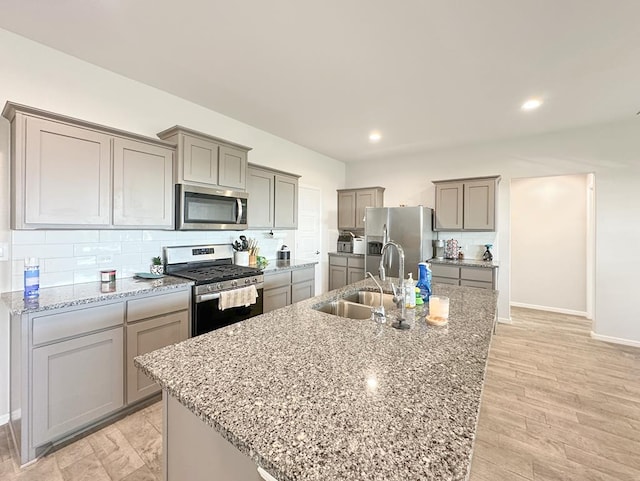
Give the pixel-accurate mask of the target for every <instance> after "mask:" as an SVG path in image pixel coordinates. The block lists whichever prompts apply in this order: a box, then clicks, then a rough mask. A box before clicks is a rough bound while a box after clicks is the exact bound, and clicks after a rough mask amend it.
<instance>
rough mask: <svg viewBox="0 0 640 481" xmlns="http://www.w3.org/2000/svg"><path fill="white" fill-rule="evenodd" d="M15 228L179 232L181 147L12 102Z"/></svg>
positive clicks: (8, 111)
mask: <svg viewBox="0 0 640 481" xmlns="http://www.w3.org/2000/svg"><path fill="white" fill-rule="evenodd" d="M2 115H3V116H4V117H5V118H7V119H9V121H10V122H11V140H12V142H11V160H10V161H11V176H12V178H11V183H12V185H13V186H14V188H13V189H12V198H11V203H12V205H11V228H12V229H105V228H120V227H122V226H125V227H126V228H128V229H132V228H145V229H147V228H149V227H153V228H157V229H172V228H173V222H172V212H173V193H172V192H173V186H172V185H171V184H170V182H171V175H169V176H168V177H167V175H166V172H167V170H169V172H171V171H172V163H173V151H174V147H175V146H174V145H172V144H169V143H167V142H162V141H160V140H157V139H152V138H148V137H144V136H141V135H137V134H133V133H130V132H124V131H121V130H117V129H113V128H110V127H105V126H102V125H98V124H93V123H90V122H85V121H82V120H79V119H74V118H71V117H65V116H62V115H59V114H55V113H52V112H46V111H44V110H40V109H35V108H32V107H27V106H24V105H18V104H14V103H12V102H8V103H7V104H6V106H5V108H4V110H3V112H2Z"/></svg>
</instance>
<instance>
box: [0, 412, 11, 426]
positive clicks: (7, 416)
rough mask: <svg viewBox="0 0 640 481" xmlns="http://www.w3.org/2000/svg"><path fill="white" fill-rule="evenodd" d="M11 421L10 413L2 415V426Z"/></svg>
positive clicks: (0, 420) (0, 417)
mask: <svg viewBox="0 0 640 481" xmlns="http://www.w3.org/2000/svg"><path fill="white" fill-rule="evenodd" d="M8 422H9V413H7V414H1V415H0V426H4V425H5V424H7V423H8Z"/></svg>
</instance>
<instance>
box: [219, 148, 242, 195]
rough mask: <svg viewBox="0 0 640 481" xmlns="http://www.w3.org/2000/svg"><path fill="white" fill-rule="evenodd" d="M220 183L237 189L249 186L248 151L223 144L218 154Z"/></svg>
mask: <svg viewBox="0 0 640 481" xmlns="http://www.w3.org/2000/svg"><path fill="white" fill-rule="evenodd" d="M218 185H222V186H224V187H229V188H231V189H235V190H245V189H246V188H247V153H246V152H245V151H243V150H240V149H234V148H233V147H229V146H226V145H221V146H220V148H219V156H218Z"/></svg>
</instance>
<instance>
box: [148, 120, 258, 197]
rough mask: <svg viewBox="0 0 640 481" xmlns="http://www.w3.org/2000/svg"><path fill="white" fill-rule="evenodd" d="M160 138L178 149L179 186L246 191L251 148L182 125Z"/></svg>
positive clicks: (167, 131) (176, 173)
mask: <svg viewBox="0 0 640 481" xmlns="http://www.w3.org/2000/svg"><path fill="white" fill-rule="evenodd" d="M158 137H160V138H161V139H163V140H167V141H169V142H173V143H175V144H177V145H178V148H177V154H178V155H177V160H176V163H175V169H174V180H175V182H176V183H178V184H191V185H200V186H203V187H226V188H229V189H233V190H237V191H244V190H246V187H247V152H249V151H250V150H251V148H250V147H246V146H244V145H240V144H236V143H233V142H229V141H228V140H224V139H220V138H218V137H214V136H212V135H209V134H205V133H203V132H198V131H196V130H192V129H188V128H186V127H182V126H180V125H175V126H173V127H171V128H169V129H166V130H163V131H162V132H160V133H158Z"/></svg>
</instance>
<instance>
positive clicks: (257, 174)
mask: <svg viewBox="0 0 640 481" xmlns="http://www.w3.org/2000/svg"><path fill="white" fill-rule="evenodd" d="M299 177H300V176H298V175H294V174H288V173H286V172H280V171H278V170H273V169H268V168H265V167H259V166H257V165H252V164H249V168H248V175H247V192H248V193H249V199H248V202H249V205H248V207H247V209H248V211H247V222H248V223H249V228H250V229H297V228H298V179H299Z"/></svg>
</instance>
